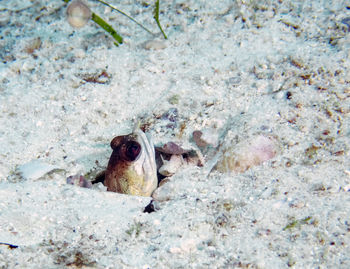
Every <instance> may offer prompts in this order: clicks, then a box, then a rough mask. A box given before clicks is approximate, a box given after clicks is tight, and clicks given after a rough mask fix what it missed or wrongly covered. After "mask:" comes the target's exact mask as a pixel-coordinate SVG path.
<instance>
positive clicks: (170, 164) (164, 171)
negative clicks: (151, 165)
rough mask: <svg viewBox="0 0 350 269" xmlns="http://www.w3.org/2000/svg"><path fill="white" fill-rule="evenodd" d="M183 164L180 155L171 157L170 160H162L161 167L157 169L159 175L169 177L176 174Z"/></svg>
mask: <svg viewBox="0 0 350 269" xmlns="http://www.w3.org/2000/svg"><path fill="white" fill-rule="evenodd" d="M183 164H184V159H183V157H182V155H171V157H170V160H169V161H167V160H164V159H163V165H162V166H161V167H160V168H159V171H158V172H159V174H161V175H163V176H166V177H169V176H172V175H174V174H175V173H176V171H177V170H178V169H179V168H180V167H181V166H182V165H183Z"/></svg>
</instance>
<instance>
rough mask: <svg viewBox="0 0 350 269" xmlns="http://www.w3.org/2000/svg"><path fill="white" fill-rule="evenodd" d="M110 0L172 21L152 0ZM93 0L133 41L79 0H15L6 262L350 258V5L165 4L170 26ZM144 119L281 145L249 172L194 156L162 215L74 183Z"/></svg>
mask: <svg viewBox="0 0 350 269" xmlns="http://www.w3.org/2000/svg"><path fill="white" fill-rule="evenodd" d="M109 2H110V3H111V4H114V5H116V6H117V7H119V8H120V9H122V10H123V11H124V12H126V13H128V14H130V15H132V16H133V17H134V18H136V19H137V20H138V21H140V22H142V23H143V24H144V25H146V26H147V27H148V28H150V29H152V31H154V32H155V33H156V32H158V29H157V27H156V24H155V23H154V21H153V19H152V6H148V7H147V6H146V5H145V4H144V3H143V2H142V1H131V0H125V1H116V0H111V1H109ZM146 2H149V1H146ZM88 4H89V6H90V8H91V9H92V10H93V11H94V12H96V13H97V14H99V15H101V16H102V17H104V18H106V19H107V20H108V21H109V22H110V23H111V25H113V26H114V27H115V28H116V29H117V30H118V32H119V33H120V34H121V35H122V36H123V37H124V43H123V44H122V45H121V46H119V47H115V46H114V45H113V40H112V39H111V38H110V37H109V36H107V35H106V34H105V32H103V30H101V29H100V28H98V27H97V26H96V25H95V24H94V23H93V22H89V23H88V25H86V26H85V27H84V28H82V29H79V30H76V29H73V28H72V27H71V26H70V25H69V24H68V23H67V20H66V17H65V10H66V6H67V4H65V3H64V2H63V1H59V0H57V1H53V0H52V1H44V0H38V1H30V0H23V1H19V0H13V1H1V2H0V31H1V32H0V57H1V63H0V82H1V83H0V111H1V113H0V156H1V158H0V242H1V244H0V268H63V267H73V268H74V267H77V268H79V267H85V268H86V267H92V268H287V267H294V268H349V267H350V162H349V148H350V121H349V111H350V110H349V108H350V74H349V70H350V60H349V56H350V50H349V49H350V43H349V42H350V33H349V31H350V19H349V18H350V3H349V2H348V1H285V0H283V1H282V0H280V1H253V0H251V1H243V0H238V1H228V0H220V1H219V0H217V1H194V0H190V1H182V0H174V1H161V6H160V7H161V14H160V21H161V23H162V25H163V26H164V30H165V32H166V33H167V34H168V37H169V38H168V40H166V41H165V40H164V39H162V36H161V35H160V34H157V35H156V36H152V35H150V34H149V33H147V32H145V31H143V30H142V29H141V28H140V27H138V26H137V25H135V24H134V23H133V22H131V21H130V20H128V19H127V18H125V17H123V16H121V15H120V14H118V13H115V12H112V11H111V10H110V9H108V8H106V7H104V6H102V5H101V4H99V3H97V2H96V1H89V2H88ZM154 40H156V41H155V42H153V41H154ZM149 48H151V49H149ZM169 114H171V115H172V116H171V117H169ZM137 119H141V121H142V122H143V123H144V124H146V125H147V129H148V132H149V133H150V134H151V135H152V137H153V139H154V140H155V142H156V143H160V142H162V141H163V142H164V141H171V140H174V139H178V140H182V141H186V142H190V141H191V136H192V132H193V131H194V130H204V129H206V130H211V132H212V133H213V134H217V135H218V136H219V137H221V139H223V140H225V141H226V142H225V145H227V146H228V147H232V148H234V147H235V145H236V144H238V143H242V141H245V139H246V138H247V137H249V138H251V139H254V137H255V136H256V135H260V134H264V135H268V136H273V137H274V138H275V139H276V140H277V141H278V148H279V150H278V154H277V156H276V157H275V158H273V159H272V160H270V161H268V162H265V163H263V164H262V165H259V166H254V167H252V168H250V169H249V170H247V171H245V172H243V173H221V172H218V171H213V172H211V173H210V174H208V171H206V170H205V169H204V168H201V167H196V166H190V167H186V168H183V169H180V170H179V171H178V172H177V173H176V174H175V175H174V176H172V179H171V182H172V185H171V188H168V192H169V193H168V196H169V200H168V201H163V202H159V203H158V207H159V208H157V211H155V212H152V213H143V210H144V208H145V206H146V205H147V204H148V203H149V202H150V200H151V198H147V197H136V196H128V195H123V194H117V193H111V192H106V191H105V190H104V189H103V188H101V186H100V188H98V187H95V188H93V189H85V188H79V187H77V186H71V185H67V184H66V178H67V177H68V176H70V175H75V174H88V173H90V174H91V173H92V174H93V173H94V172H95V171H98V170H99V171H100V170H102V169H103V168H104V167H106V164H107V162H108V159H109V155H110V154H111V149H110V147H109V142H110V141H111V139H112V138H113V137H114V136H116V135H120V134H125V133H128V132H130V130H131V129H132V126H133V124H134V122H135V120H137ZM222 136H225V137H222ZM226 136H227V137H226ZM220 150H222V149H220ZM205 157H206V161H208V162H210V157H211V156H209V155H208V156H205ZM33 160H39V161H40V162H41V164H42V167H40V166H39V168H38V167H37V168H36V169H37V170H36V171H35V172H36V173H34V174H33V173H32V174H30V173H29V172H27V173H23V165H26V164H27V165H28V163H29V164H32V161H33ZM48 165H51V166H54V167H55V168H58V169H54V170H53V171H51V172H50V173H44V174H43V175H42V174H41V172H43V171H44V170H45V169H46V168H48V167H49V166H48ZM51 166H50V167H51ZM51 168H52V167H51ZM48 170H50V169H48ZM21 171H22V174H21V173H19V172H21ZM32 172H33V171H32ZM9 244H10V245H9ZM11 246H12V247H11Z"/></svg>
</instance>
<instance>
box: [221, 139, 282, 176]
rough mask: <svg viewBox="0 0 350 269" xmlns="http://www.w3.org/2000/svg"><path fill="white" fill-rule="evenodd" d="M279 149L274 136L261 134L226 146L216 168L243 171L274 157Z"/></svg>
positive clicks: (226, 170) (224, 170)
mask: <svg viewBox="0 0 350 269" xmlns="http://www.w3.org/2000/svg"><path fill="white" fill-rule="evenodd" d="M277 151H278V147H277V142H276V140H275V139H274V138H273V137H270V136H264V135H259V136H257V137H254V138H252V139H249V140H245V141H242V142H240V143H238V144H237V145H232V144H231V145H228V146H226V148H224V149H223V155H222V156H221V158H220V159H219V160H218V162H217V164H216V170H218V171H220V172H237V173H241V172H244V171H246V170H247V169H249V168H250V167H252V166H256V165H260V164H262V163H263V162H265V161H268V160H270V159H272V158H274V157H275V156H276V154H277Z"/></svg>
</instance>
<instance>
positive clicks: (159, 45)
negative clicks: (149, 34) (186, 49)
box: [143, 40, 167, 50]
mask: <svg viewBox="0 0 350 269" xmlns="http://www.w3.org/2000/svg"><path fill="white" fill-rule="evenodd" d="M143 47H144V48H145V49H146V50H162V49H165V48H166V47H167V46H166V43H165V42H164V41H160V40H149V41H147V42H146V43H144V44H143Z"/></svg>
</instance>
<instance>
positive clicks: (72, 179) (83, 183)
mask: <svg viewBox="0 0 350 269" xmlns="http://www.w3.org/2000/svg"><path fill="white" fill-rule="evenodd" d="M67 184H70V185H75V186H79V187H82V188H91V187H92V184H91V182H90V181H88V180H86V179H85V177H83V176H81V175H75V176H69V177H67Z"/></svg>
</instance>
